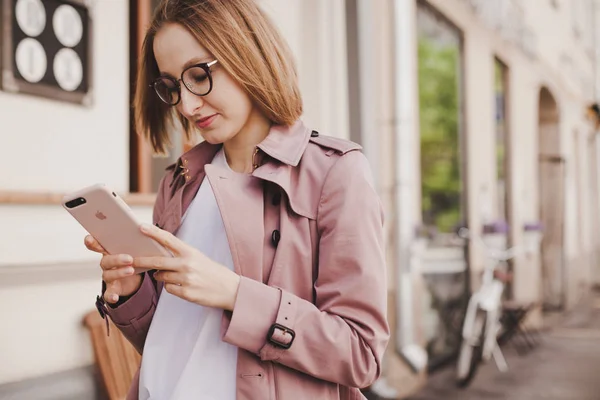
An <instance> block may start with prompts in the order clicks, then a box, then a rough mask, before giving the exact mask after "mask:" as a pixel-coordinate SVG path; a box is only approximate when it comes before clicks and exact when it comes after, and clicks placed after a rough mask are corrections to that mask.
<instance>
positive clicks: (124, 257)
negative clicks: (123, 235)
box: [121, 254, 133, 263]
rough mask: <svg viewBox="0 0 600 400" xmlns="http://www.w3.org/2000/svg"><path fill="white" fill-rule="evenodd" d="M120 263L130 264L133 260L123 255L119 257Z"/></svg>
mask: <svg viewBox="0 0 600 400" xmlns="http://www.w3.org/2000/svg"><path fill="white" fill-rule="evenodd" d="M121 261H123V262H124V263H132V262H133V258H132V257H131V256H130V255H127V254H124V255H122V256H121Z"/></svg>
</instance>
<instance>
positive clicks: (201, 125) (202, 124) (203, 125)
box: [196, 114, 218, 129]
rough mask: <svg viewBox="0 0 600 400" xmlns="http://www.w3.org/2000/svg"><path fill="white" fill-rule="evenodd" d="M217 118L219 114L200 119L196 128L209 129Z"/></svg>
mask: <svg viewBox="0 0 600 400" xmlns="http://www.w3.org/2000/svg"><path fill="white" fill-rule="evenodd" d="M217 116H218V114H213V115H209V116H208V117H204V118H200V119H199V120H197V121H196V126H197V127H198V128H200V129H205V128H208V127H209V126H210V124H212V122H213V121H214V120H215V118H216V117H217Z"/></svg>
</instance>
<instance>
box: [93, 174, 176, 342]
mask: <svg viewBox="0 0 600 400" xmlns="http://www.w3.org/2000/svg"><path fill="white" fill-rule="evenodd" d="M165 180H166V176H165V177H163V179H162V180H161V182H160V185H159V189H158V193H157V197H156V201H155V203H154V208H153V210H152V222H153V223H154V224H156V223H157V222H158V221H159V219H160V217H161V215H162V213H163V211H164V203H165ZM143 275H144V276H143V279H142V284H141V286H140V288H139V289H138V290H137V292H135V293H134V294H133V295H131V296H130V297H129V298H128V299H127V300H126V301H125V302H123V303H119V304H118V306H117V307H114V308H113V307H111V306H110V305H108V306H107V307H105V309H106V313H107V314H108V315H109V316H110V319H111V320H112V321H113V323H114V324H115V326H116V327H117V328H119V330H120V331H121V332H122V333H123V335H124V336H125V337H126V338H127V340H129V342H131V344H132V345H133V346H134V347H135V348H136V350H137V351H138V352H139V353H140V354H142V350H143V349H144V343H145V342H146V336H147V335H148V330H149V329H150V323H151V322H152V317H153V316H154V311H155V310H156V305H157V304H158V293H157V292H156V287H155V285H154V282H152V279H151V278H150V276H149V275H148V273H147V272H144V274H143ZM102 296H104V293H102Z"/></svg>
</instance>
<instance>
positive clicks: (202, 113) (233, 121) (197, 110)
mask: <svg viewBox="0 0 600 400" xmlns="http://www.w3.org/2000/svg"><path fill="white" fill-rule="evenodd" d="M154 57H155V58H156V62H157V64H158V68H159V70H160V73H161V75H162V76H169V77H172V78H175V79H177V80H179V79H181V73H182V72H183V71H184V70H185V69H186V67H187V66H190V65H193V64H198V63H203V62H206V63H210V62H211V61H214V60H215V58H214V57H213V56H212V54H210V53H209V52H208V51H207V50H206V49H205V48H204V47H203V46H202V45H200V43H198V41H197V40H196V39H195V38H194V36H192V34H191V33H190V32H189V31H188V30H187V29H185V28H184V27H183V26H181V25H179V24H166V25H164V26H163V27H162V28H161V29H160V30H159V31H158V32H157V34H156V36H155V38H154ZM211 75H212V79H213V86H212V90H211V92H210V93H209V94H207V95H206V96H197V95H195V94H193V93H191V92H190V91H189V90H187V88H186V87H185V85H184V84H183V83H182V82H179V83H180V86H181V100H180V101H179V104H177V105H176V106H175V107H177V111H178V112H179V113H181V114H182V115H183V116H184V117H185V118H186V119H187V120H188V121H189V122H190V123H191V124H192V125H193V126H195V127H196V128H197V129H198V130H199V132H200V134H201V135H202V137H203V138H204V139H205V140H206V141H207V142H209V143H212V144H218V143H224V142H227V141H229V140H231V139H233V138H234V137H235V136H236V135H237V134H238V133H239V132H241V131H242V130H243V129H244V128H245V127H246V125H247V124H248V123H249V122H250V121H252V120H253V119H255V117H256V115H257V114H259V111H258V110H257V109H255V107H254V106H253V103H252V101H251V100H250V97H249V96H248V95H247V94H246V92H245V91H244V90H243V89H242V88H241V86H239V85H238V84H237V82H235V81H234V80H233V78H232V77H231V76H230V75H229V74H228V73H227V72H226V71H225V69H224V68H222V67H221V66H220V65H219V63H218V62H217V63H216V64H214V65H213V66H212V67H211ZM186 81H187V80H186Z"/></svg>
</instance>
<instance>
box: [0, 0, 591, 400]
mask: <svg viewBox="0 0 600 400" xmlns="http://www.w3.org/2000/svg"><path fill="white" fill-rule="evenodd" d="M40 2H41V3H42V4H44V5H45V6H48V4H50V3H51V1H50V0H48V1H45V0H40ZM16 3H18V2H17V1H5V2H4V4H12V5H14V4H16ZM260 3H261V5H262V6H263V7H264V8H265V10H266V11H267V12H268V13H269V15H271V16H272V18H273V19H274V20H275V21H276V23H277V25H278V27H279V28H280V29H281V31H282V33H283V34H284V36H285V37H286V38H287V39H288V41H289V43H290V46H291V48H292V51H293V53H294V55H295V56H296V61H297V64H298V69H299V74H300V85H301V90H302V92H303V96H304V100H305V115H304V117H303V118H304V120H305V122H306V123H307V124H308V125H309V126H310V127H311V128H313V129H316V130H318V131H320V132H321V133H323V134H327V135H332V136H337V137H343V138H348V139H352V140H355V141H358V142H360V143H361V144H362V145H363V147H364V151H365V154H366V155H367V157H368V159H369V160H370V162H371V166H372V169H373V172H374V176H375V182H376V185H377V188H378V191H379V192H380V195H381V198H382V201H383V204H384V207H385V210H386V238H387V250H388V282H389V287H388V293H389V305H390V307H389V317H390V324H391V326H392V331H393V335H392V340H391V342H390V346H389V348H388V352H387V354H386V359H385V369H384V374H383V378H382V379H381V380H380V381H379V382H378V383H377V385H375V387H374V388H373V389H374V390H379V391H381V392H388V394H390V395H394V396H396V397H402V396H404V395H407V394H409V393H411V392H413V391H414V390H417V389H418V388H419V386H421V385H423V384H424V383H425V382H426V379H427V378H426V375H427V370H428V369H431V368H433V367H435V366H436V365H438V364H439V365H441V364H443V363H444V362H445V361H447V360H451V359H452V357H453V355H454V354H455V352H456V349H457V345H458V343H459V340H460V338H459V336H458V334H457V332H458V331H457V327H458V329H459V327H460V323H461V318H462V310H463V308H464V304H465V301H466V299H467V296H468V294H469V293H470V292H471V291H472V290H473V289H474V288H476V287H477V285H478V281H479V278H480V273H481V271H482V268H483V262H484V253H483V251H482V250H481V249H480V248H478V247H476V246H468V245H467V243H465V242H464V241H461V240H459V239H457V238H456V236H455V235H454V232H455V231H456V228H457V227H459V226H465V225H466V226H468V227H469V228H470V229H471V230H472V231H473V232H475V233H479V234H481V235H483V236H484V237H485V238H486V240H487V239H489V240H490V241H495V242H497V243H507V244H509V245H517V246H527V249H528V250H527V252H525V253H524V254H523V255H521V256H519V257H517V258H516V259H515V261H514V262H513V263H512V266H511V268H512V270H513V271H512V272H513V274H514V281H513V282H512V284H511V285H509V288H508V291H507V297H508V298H510V299H513V300H516V301H520V302H534V303H536V307H535V310H536V311H535V312H534V313H532V316H531V319H530V321H531V323H532V324H537V325H540V324H543V322H544V314H545V312H546V311H548V310H566V309H568V308H569V307H572V306H573V305H574V304H575V303H576V302H577V301H578V300H579V299H580V298H581V296H583V295H584V294H585V292H586V290H587V289H588V288H589V287H590V286H591V285H593V284H597V283H599V282H598V281H600V271H599V270H598V267H597V264H598V261H597V260H598V250H599V249H600V239H599V236H598V235H596V234H595V227H596V226H597V224H598V223H599V222H600V221H599V216H598V211H597V210H598V206H599V205H600V204H599V198H598V149H599V146H598V141H597V139H596V132H595V131H594V130H593V128H592V126H591V124H590V123H589V121H588V120H587V119H586V114H585V109H586V107H587V106H588V105H589V104H590V103H592V102H593V101H596V100H597V98H598V79H597V60H598V54H597V48H598V46H597V45H596V44H597V43H598V42H597V39H598V32H597V26H598V24H597V23H596V22H597V21H598V18H597V16H598V12H599V9H600V7H598V5H597V3H596V1H595V0H594V1H592V0H572V1H568V0H554V1H552V0H534V1H525V0H522V1H518V0H498V1H494V2H490V1H486V0H427V1H420V0H328V1H322V0H321V1H319V0H285V1H281V0H260ZM89 6H90V19H91V21H92V24H91V25H90V26H91V27H90V29H91V44H92V45H91V50H90V52H91V55H90V59H89V60H88V61H89V63H90V64H91V71H92V79H91V81H90V82H91V83H90V88H91V90H90V93H91V98H92V101H91V102H90V103H89V104H73V103H69V102H64V101H60V100H56V99H51V98H44V97H41V96H36V95H30V94H22V93H15V92H13V91H12V90H10V88H7V87H6V85H4V87H3V90H2V91H0V110H1V111H0V116H1V118H0V134H1V135H2V138H3V139H4V141H5V142H4V143H5V145H4V146H0V168H1V170H2V171H3V173H2V174H0V320H1V321H2V326H4V327H7V328H8V329H2V330H1V332H0V358H1V359H3V360H8V361H9V362H3V363H0V393H2V392H1V391H2V390H3V389H2V388H3V387H4V388H5V389H4V390H8V389H6V388H10V390H12V391H17V390H21V388H23V387H25V386H26V385H27V384H26V383H23V384H19V383H18V382H32V380H33V381H36V380H37V379H40V378H41V377H44V376H49V375H52V374H55V373H59V372H62V371H78V370H79V371H80V370H81V369H82V368H83V369H85V368H87V367H89V366H90V365H92V364H93V362H94V360H93V352H92V347H91V343H90V339H89V332H88V331H87V330H86V328H85V327H84V326H83V324H82V319H83V317H84V315H85V314H86V313H88V312H90V311H91V310H93V307H94V306H93V302H94V299H95V296H96V294H97V293H98V291H99V288H100V284H99V282H100V281H99V280H100V271H99V267H98V258H97V257H96V256H95V255H93V254H90V253H89V252H88V251H87V250H86V249H85V247H84V246H83V237H84V235H85V232H84V231H83V230H82V229H81V228H80V227H79V226H78V225H77V223H76V222H75V221H73V220H72V219H71V218H70V217H69V216H68V215H67V214H66V212H65V211H64V210H62V209H61V206H60V200H61V198H62V194H63V193H65V192H68V191H71V190H75V189H79V188H81V187H83V186H87V185H90V184H93V183H96V182H105V183H106V184H108V185H110V186H111V187H113V188H114V189H115V190H116V191H118V192H119V193H120V194H121V195H122V196H123V197H124V198H125V199H126V201H128V203H129V204H130V205H131V206H132V207H133V209H134V210H135V212H136V213H137V214H138V216H139V217H140V219H142V220H146V221H148V220H150V217H151V209H152V204H153V199H154V197H153V194H152V193H153V191H154V190H155V188H156V185H157V182H158V179H159V178H160V176H161V174H162V171H163V170H164V167H165V166H166V165H167V164H169V163H171V162H172V160H173V159H174V158H177V156H178V154H179V153H181V151H184V150H185V149H186V148H189V146H191V145H193V143H185V142H184V141H183V139H181V140H175V141H174V142H175V145H174V148H173V151H172V152H171V155H170V156H169V157H166V158H157V157H151V156H150V155H149V152H148V148H147V145H145V144H144V143H142V142H140V141H139V139H138V138H137V136H136V135H135V132H133V130H132V127H131V125H132V124H131V111H130V107H129V104H130V103H131V82H132V81H133V78H134V77H135V61H136V57H137V53H138V51H139V47H140V44H141V40H142V38H143V32H144V29H145V27H146V26H147V23H148V20H149V16H150V14H151V12H152V9H153V7H155V6H156V1H155V0H130V1H128V0H111V1H95V2H91V3H89ZM11 10H13V11H14V7H13V8H11V7H8V6H5V7H4V9H3V13H4V17H5V19H4V21H5V20H6V14H7V13H8V12H9V11H11ZM5 23H6V22H5ZM3 46H4V48H3V50H5V49H6V41H5V40H3ZM540 236H541V237H542V239H541V243H539V244H536V243H537V242H536V240H537V238H538V237H540ZM19 385H21V386H19ZM64 390H69V389H64ZM72 390H89V388H87V389H86V388H85V387H80V388H79V389H72ZM63 397H64V396H63ZM59 398H60V397H59Z"/></svg>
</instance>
